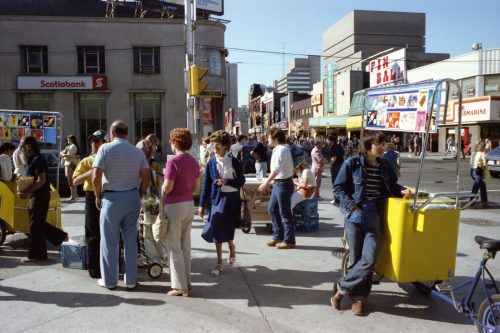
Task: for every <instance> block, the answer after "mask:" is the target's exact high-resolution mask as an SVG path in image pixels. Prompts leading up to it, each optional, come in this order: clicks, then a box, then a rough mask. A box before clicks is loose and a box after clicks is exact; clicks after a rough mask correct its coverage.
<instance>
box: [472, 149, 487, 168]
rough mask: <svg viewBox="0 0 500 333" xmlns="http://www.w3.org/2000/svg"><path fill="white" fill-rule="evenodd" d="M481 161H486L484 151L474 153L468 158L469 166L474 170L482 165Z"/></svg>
mask: <svg viewBox="0 0 500 333" xmlns="http://www.w3.org/2000/svg"><path fill="white" fill-rule="evenodd" d="M482 159H486V153H485V152H484V151H476V152H474V153H472V156H471V157H470V166H471V168H473V169H475V168H477V167H478V166H479V165H480V164H481V166H484V165H482Z"/></svg>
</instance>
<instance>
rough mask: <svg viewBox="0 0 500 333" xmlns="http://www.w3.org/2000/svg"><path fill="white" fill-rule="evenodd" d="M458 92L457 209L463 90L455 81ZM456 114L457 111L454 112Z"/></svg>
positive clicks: (456, 201)
mask: <svg viewBox="0 0 500 333" xmlns="http://www.w3.org/2000/svg"><path fill="white" fill-rule="evenodd" d="M454 83H455V85H456V86H457V90H458V140H457V141H458V142H457V144H458V145H457V155H456V157H457V198H456V200H455V205H456V206H455V207H456V208H458V193H459V192H460V156H459V153H460V152H461V151H462V89H461V87H460V85H459V84H458V83H456V82H455V81H454ZM452 111H453V112H455V110H452Z"/></svg>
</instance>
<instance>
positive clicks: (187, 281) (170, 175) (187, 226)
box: [162, 128, 200, 296]
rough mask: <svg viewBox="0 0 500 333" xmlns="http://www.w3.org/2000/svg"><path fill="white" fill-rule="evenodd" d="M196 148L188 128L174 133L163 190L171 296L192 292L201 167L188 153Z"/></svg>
mask: <svg viewBox="0 0 500 333" xmlns="http://www.w3.org/2000/svg"><path fill="white" fill-rule="evenodd" d="M192 144H193V139H192V137H191V133H190V132H189V130H188V129H186V128H174V129H173V130H172V131H171V132H170V146H171V148H172V151H173V152H174V154H175V156H174V157H173V158H170V159H169V160H168V161H167V166H166V168H165V181H164V183H163V186H162V192H163V196H164V198H165V206H164V210H165V215H166V216H167V218H168V220H169V225H168V231H167V248H168V257H169V260H170V265H169V266H170V281H171V285H170V287H171V290H170V291H169V292H168V293H167V295H169V296H189V289H190V288H191V223H192V222H193V216H194V202H193V191H194V190H195V185H196V186H199V184H200V167H199V165H198V162H197V161H196V160H195V159H194V158H193V157H192V156H191V155H189V153H188V150H189V149H191V146H192Z"/></svg>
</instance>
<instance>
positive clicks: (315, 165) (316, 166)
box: [311, 140, 323, 199]
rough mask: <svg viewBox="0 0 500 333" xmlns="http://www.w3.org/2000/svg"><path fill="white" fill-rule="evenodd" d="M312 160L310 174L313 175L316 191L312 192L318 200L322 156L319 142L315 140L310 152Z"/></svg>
mask: <svg viewBox="0 0 500 333" xmlns="http://www.w3.org/2000/svg"><path fill="white" fill-rule="evenodd" d="M311 158H312V172H313V173H314V178H316V190H315V192H314V198H318V199H319V198H320V196H319V189H320V187H321V175H322V174H323V154H322V153H321V141H319V140H316V142H314V148H313V150H312V151H311Z"/></svg>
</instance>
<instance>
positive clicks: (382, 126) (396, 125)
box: [365, 85, 440, 132]
mask: <svg viewBox="0 0 500 333" xmlns="http://www.w3.org/2000/svg"><path fill="white" fill-rule="evenodd" d="M434 88H435V87H434V86H430V85H422V86H412V87H405V88H387V89H374V90H368V91H367V95H368V96H367V98H366V99H365V109H366V129H369V130H382V131H398V132H399V131H401V132H425V126H426V124H427V119H428V112H429V111H430V109H431V99H432V96H433V94H434ZM439 100H440V96H436V99H435V103H434V104H435V106H434V110H437V105H439V102H440V101H439ZM436 115H437V118H438V119H436ZM432 118H433V119H431V132H435V131H437V124H438V122H439V113H438V112H437V113H434V115H433V116H432Z"/></svg>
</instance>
